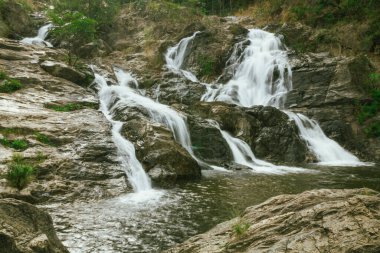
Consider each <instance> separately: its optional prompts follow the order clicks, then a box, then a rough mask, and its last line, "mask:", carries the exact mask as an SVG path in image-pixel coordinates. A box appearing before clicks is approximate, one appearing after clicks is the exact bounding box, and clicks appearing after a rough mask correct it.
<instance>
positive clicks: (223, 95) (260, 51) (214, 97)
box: [202, 29, 292, 108]
mask: <svg viewBox="0 0 380 253" xmlns="http://www.w3.org/2000/svg"><path fill="white" fill-rule="evenodd" d="M248 41H249V45H248V46H247V47H246V48H245V50H244V51H243V54H242V55H241V56H240V57H238V52H239V51H241V50H242V45H243V43H242V42H240V43H238V44H237V45H236V46H235V48H234V50H233V53H232V55H231V57H230V59H229V60H228V61H227V64H228V65H227V69H229V71H232V72H233V77H232V79H231V80H230V81H229V82H228V83H227V84H226V85H221V86H220V87H219V88H217V89H212V88H211V89H208V91H207V93H206V94H205V95H204V96H203V97H202V100H203V101H206V102H211V101H224V102H227V103H234V104H238V105H240V106H244V107H251V106H254V105H269V106H274V107H276V108H282V107H283V105H284V102H285V101H284V99H285V95H286V94H287V92H288V91H289V90H290V89H291V85H292V82H291V76H292V72H291V68H290V64H289V62H288V58H287V53H286V51H284V50H283V49H282V48H283V46H282V44H281V40H280V39H279V38H277V37H276V36H275V35H274V34H272V33H269V32H265V31H262V30H258V29H252V30H250V31H249V33H248ZM244 44H245V43H244Z"/></svg>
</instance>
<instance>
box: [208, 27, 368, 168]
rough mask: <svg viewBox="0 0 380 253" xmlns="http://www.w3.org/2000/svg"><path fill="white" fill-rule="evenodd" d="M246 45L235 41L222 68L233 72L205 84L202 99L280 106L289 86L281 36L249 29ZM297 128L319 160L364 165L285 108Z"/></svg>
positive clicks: (314, 123)
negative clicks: (228, 77)
mask: <svg viewBox="0 0 380 253" xmlns="http://www.w3.org/2000/svg"><path fill="white" fill-rule="evenodd" d="M248 41H249V45H248V46H247V47H246V48H245V49H244V51H243V53H242V55H241V56H239V54H238V52H239V51H242V45H243V43H245V42H240V43H238V44H237V45H236V46H235V48H234V51H233V53H232V55H231V57H230V59H229V61H228V62H227V65H228V66H227V68H226V71H230V72H232V73H233V77H232V79H231V80H230V81H229V82H228V83H227V84H226V85H220V86H219V87H218V88H216V89H215V88H212V87H211V86H209V87H208V90H207V92H206V94H205V95H204V96H203V97H202V100H203V101H208V102H211V101H224V102H227V103H234V104H238V105H240V106H244V107H251V106H254V105H264V106H273V107H276V108H279V109H283V107H284V102H285V99H286V95H287V93H288V92H289V91H290V90H291V89H292V72H291V68H290V64H289V62H288V57H287V52H286V51H285V50H284V49H283V48H284V46H283V45H282V44H281V40H280V39H279V38H278V37H276V36H275V35H274V34H272V33H269V32H266V31H262V30H258V29H251V30H250V31H249V34H248ZM287 114H288V115H289V117H290V118H291V119H293V120H294V121H295V123H296V125H297V126H298V128H299V131H300V133H301V137H302V138H303V139H304V140H305V141H306V142H307V143H308V146H309V148H310V150H311V151H312V152H313V153H314V154H315V155H316V157H317V158H318V160H319V161H320V164H324V165H333V166H358V165H365V164H364V163H361V162H360V161H359V159H358V158H357V157H355V156H354V155H353V154H351V153H350V152H348V151H347V150H345V149H344V148H342V147H341V146H340V145H339V144H338V143H336V142H335V141H333V140H331V139H329V138H328V137H327V136H326V135H325V134H324V133H323V131H322V129H321V128H320V127H319V125H318V123H317V122H316V121H312V120H310V119H308V118H307V117H306V116H304V115H302V114H294V113H290V112H287Z"/></svg>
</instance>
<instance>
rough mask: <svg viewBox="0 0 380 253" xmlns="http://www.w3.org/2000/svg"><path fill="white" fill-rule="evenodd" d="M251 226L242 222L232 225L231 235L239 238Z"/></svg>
mask: <svg viewBox="0 0 380 253" xmlns="http://www.w3.org/2000/svg"><path fill="white" fill-rule="evenodd" d="M250 226H251V225H250V224H249V223H247V222H244V221H239V222H238V223H236V224H234V225H233V226H232V230H233V233H234V234H235V235H236V236H237V237H240V236H242V235H244V234H245V233H246V232H247V231H248V229H249V227H250Z"/></svg>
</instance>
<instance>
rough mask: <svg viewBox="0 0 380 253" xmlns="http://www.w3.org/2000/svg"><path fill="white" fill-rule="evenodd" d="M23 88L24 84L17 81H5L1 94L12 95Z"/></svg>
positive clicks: (1, 87)
mask: <svg viewBox="0 0 380 253" xmlns="http://www.w3.org/2000/svg"><path fill="white" fill-rule="evenodd" d="M21 88H22V84H21V83H20V82H19V81H17V80H15V79H8V80H4V81H3V83H2V84H1V85H0V92H1V93H12V92H15V91H17V90H19V89H21Z"/></svg>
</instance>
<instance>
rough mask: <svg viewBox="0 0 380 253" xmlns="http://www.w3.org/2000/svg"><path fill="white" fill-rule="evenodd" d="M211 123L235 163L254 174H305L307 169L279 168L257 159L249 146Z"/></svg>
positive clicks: (215, 123) (213, 122)
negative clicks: (225, 144) (220, 135)
mask: <svg viewBox="0 0 380 253" xmlns="http://www.w3.org/2000/svg"><path fill="white" fill-rule="evenodd" d="M209 122H210V123H211V124H212V125H214V126H215V127H216V128H217V129H219V131H220V133H221V134H222V136H223V138H224V139H225V140H226V142H227V144H228V146H229V148H230V150H231V152H232V156H233V158H234V162H235V163H237V164H241V165H244V166H247V167H249V168H251V169H252V170H253V171H254V172H258V173H267V174H284V173H289V172H295V173H297V172H305V169H301V168H295V167H287V166H277V165H274V164H272V163H269V162H266V161H263V160H260V159H257V158H256V157H255V155H254V154H253V152H252V150H251V148H250V147H249V145H248V144H247V143H246V142H244V141H243V140H240V139H238V138H235V137H232V136H231V135H230V134H229V133H228V132H226V131H223V130H222V129H220V127H219V124H218V123H217V122H216V121H211V120H209Z"/></svg>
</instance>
